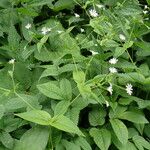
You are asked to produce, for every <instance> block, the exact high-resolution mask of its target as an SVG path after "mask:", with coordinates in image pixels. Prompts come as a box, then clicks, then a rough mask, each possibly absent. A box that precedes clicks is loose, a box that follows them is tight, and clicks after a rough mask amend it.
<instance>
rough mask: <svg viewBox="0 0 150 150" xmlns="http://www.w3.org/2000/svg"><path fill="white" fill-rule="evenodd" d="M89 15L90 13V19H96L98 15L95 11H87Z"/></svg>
mask: <svg viewBox="0 0 150 150" xmlns="http://www.w3.org/2000/svg"><path fill="white" fill-rule="evenodd" d="M89 13H90V15H91V16H92V17H97V16H98V13H97V12H96V10H95V9H91V10H89Z"/></svg>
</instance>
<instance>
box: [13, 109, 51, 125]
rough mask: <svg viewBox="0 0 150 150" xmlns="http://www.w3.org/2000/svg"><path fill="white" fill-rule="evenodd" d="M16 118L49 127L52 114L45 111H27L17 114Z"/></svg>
mask: <svg viewBox="0 0 150 150" xmlns="http://www.w3.org/2000/svg"><path fill="white" fill-rule="evenodd" d="M16 116H18V117H20V118H23V119H25V120H27V121H31V122H34V123H37V124H40V125H49V121H50V119H51V116H50V114H49V113H47V112H46V111H43V110H32V111H27V112H24V113H19V114H16Z"/></svg>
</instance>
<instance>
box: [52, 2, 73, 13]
mask: <svg viewBox="0 0 150 150" xmlns="http://www.w3.org/2000/svg"><path fill="white" fill-rule="evenodd" d="M74 4H75V2H74V1H73V0H69V1H68V0H58V1H57V2H56V3H55V5H54V11H60V10H63V9H69V8H71V7H73V6H74Z"/></svg>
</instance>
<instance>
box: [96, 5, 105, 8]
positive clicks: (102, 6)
mask: <svg viewBox="0 0 150 150" xmlns="http://www.w3.org/2000/svg"><path fill="white" fill-rule="evenodd" d="M96 6H97V7H98V8H100V9H105V6H104V5H102V4H97V5H96Z"/></svg>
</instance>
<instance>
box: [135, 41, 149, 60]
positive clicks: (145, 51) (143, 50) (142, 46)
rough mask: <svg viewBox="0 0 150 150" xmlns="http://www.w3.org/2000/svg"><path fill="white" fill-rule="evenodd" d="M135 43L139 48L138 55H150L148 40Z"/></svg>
mask: <svg viewBox="0 0 150 150" xmlns="http://www.w3.org/2000/svg"><path fill="white" fill-rule="evenodd" d="M135 44H136V45H137V46H138V47H139V50H138V51H137V55H138V56H143V57H146V56H149V55H150V51H149V47H150V43H149V42H144V41H143V42H135Z"/></svg>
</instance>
